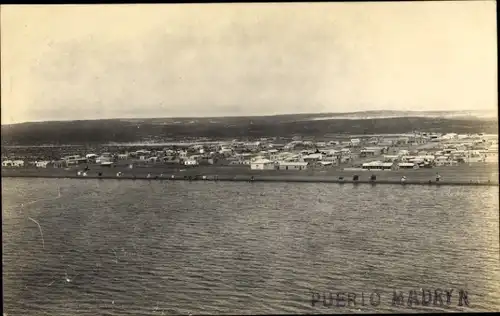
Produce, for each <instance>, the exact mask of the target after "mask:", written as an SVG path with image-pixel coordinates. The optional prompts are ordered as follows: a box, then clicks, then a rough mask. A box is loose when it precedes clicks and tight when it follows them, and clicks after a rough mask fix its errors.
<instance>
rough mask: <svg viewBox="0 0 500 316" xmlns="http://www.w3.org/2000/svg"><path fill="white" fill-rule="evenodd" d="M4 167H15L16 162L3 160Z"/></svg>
mask: <svg viewBox="0 0 500 316" xmlns="http://www.w3.org/2000/svg"><path fill="white" fill-rule="evenodd" d="M2 167H14V162H13V161H12V160H4V161H2Z"/></svg>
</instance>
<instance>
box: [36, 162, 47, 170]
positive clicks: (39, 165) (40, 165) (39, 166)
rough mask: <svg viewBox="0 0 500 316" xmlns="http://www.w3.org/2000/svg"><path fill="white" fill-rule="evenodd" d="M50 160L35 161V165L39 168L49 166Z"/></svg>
mask: <svg viewBox="0 0 500 316" xmlns="http://www.w3.org/2000/svg"><path fill="white" fill-rule="evenodd" d="M49 163H50V161H35V167H37V168H47V165H48V164H49Z"/></svg>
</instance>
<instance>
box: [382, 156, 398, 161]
mask: <svg viewBox="0 0 500 316" xmlns="http://www.w3.org/2000/svg"><path fill="white" fill-rule="evenodd" d="M398 159H399V156H398V155H384V162H394V161H397V160H398Z"/></svg>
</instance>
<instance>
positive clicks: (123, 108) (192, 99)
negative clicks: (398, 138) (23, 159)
mask: <svg viewBox="0 0 500 316" xmlns="http://www.w3.org/2000/svg"><path fill="white" fill-rule="evenodd" d="M1 63H2V64H1V66H2V67H1V80H2V87H1V102H2V103H1V107H2V124H5V123H13V122H23V121H42V120H70V119H93V118H113V117H115V118H117V117H120V118H125V117H175V116H226V115H266V114H284V113H311V112H350V111H364V110H462V109H496V107H497V46H496V10H495V2H494V1H487V2H482V1H461V2H448V1H447V2H442V3H437V2H416V3H408V2H394V3H375V2H372V3H362V2H360V3H292V4H270V3H263V4H205V5H203V4H189V5H173V4H172V5H169V4H163V5H109V6H105V5H88V6H77V5H74V6H72V5H65V6H48V5H46V6H28V5H23V6H2V8H1Z"/></svg>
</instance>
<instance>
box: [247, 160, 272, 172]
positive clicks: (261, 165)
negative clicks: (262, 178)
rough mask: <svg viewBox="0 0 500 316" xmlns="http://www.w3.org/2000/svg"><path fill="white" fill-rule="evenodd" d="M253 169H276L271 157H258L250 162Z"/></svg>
mask: <svg viewBox="0 0 500 316" xmlns="http://www.w3.org/2000/svg"><path fill="white" fill-rule="evenodd" d="M250 169H251V170H274V169H276V168H275V163H274V162H272V161H271V160H269V159H257V160H254V161H252V162H251V163H250Z"/></svg>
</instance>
